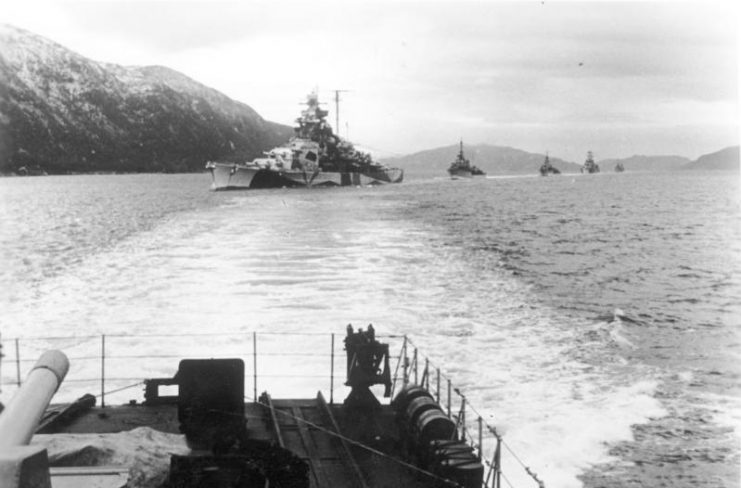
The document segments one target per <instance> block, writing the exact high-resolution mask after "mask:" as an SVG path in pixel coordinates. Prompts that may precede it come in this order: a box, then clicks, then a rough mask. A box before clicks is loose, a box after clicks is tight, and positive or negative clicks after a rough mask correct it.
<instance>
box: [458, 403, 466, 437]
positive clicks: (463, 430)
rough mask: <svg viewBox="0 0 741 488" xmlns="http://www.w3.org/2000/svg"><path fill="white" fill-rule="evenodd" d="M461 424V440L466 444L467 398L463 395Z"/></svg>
mask: <svg viewBox="0 0 741 488" xmlns="http://www.w3.org/2000/svg"><path fill="white" fill-rule="evenodd" d="M459 420H460V422H461V440H462V441H463V442H466V397H464V396H462V395H461V413H460V419H459Z"/></svg>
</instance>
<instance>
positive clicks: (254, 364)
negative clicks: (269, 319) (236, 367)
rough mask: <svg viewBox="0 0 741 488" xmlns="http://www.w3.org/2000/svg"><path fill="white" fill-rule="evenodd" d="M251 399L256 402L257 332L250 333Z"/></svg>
mask: <svg viewBox="0 0 741 488" xmlns="http://www.w3.org/2000/svg"><path fill="white" fill-rule="evenodd" d="M252 398H253V399H254V400H253V401H255V402H256V401H257V332H253V333H252Z"/></svg>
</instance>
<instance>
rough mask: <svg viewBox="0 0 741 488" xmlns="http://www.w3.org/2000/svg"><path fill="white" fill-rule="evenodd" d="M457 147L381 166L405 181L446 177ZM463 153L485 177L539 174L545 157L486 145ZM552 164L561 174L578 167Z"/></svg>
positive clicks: (392, 160)
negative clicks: (401, 171) (390, 168)
mask: <svg viewBox="0 0 741 488" xmlns="http://www.w3.org/2000/svg"><path fill="white" fill-rule="evenodd" d="M458 150H459V146H458V144H453V145H451V146H445V147H439V148H436V149H428V150H425V151H420V152H416V153H414V154H410V155H407V156H402V157H397V158H388V159H384V160H383V161H382V162H383V163H385V164H388V165H389V166H397V167H400V168H403V169H404V174H405V177H412V178H414V177H416V178H432V177H435V176H447V174H448V173H447V169H448V166H450V163H451V162H452V161H453V160H454V159H455V157H456V155H457V154H458ZM463 152H464V154H465V156H466V158H468V159H469V160H470V161H471V164H474V165H476V166H478V167H479V168H481V169H482V170H484V171H486V173H487V174H488V175H516V174H538V170H539V169H540V165H541V164H543V160H544V159H545V154H534V153H529V152H526V151H522V150H520V149H514V148H511V147H504V146H490V145H487V144H478V145H470V146H469V145H465V144H464V146H463ZM550 161H551V164H552V165H553V166H555V167H556V168H557V169H559V170H560V171H561V172H563V173H578V172H579V168H580V167H581V166H580V165H578V164H574V163H569V162H566V161H563V160H561V159H558V158H554V157H550Z"/></svg>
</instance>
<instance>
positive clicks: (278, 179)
mask: <svg viewBox="0 0 741 488" xmlns="http://www.w3.org/2000/svg"><path fill="white" fill-rule="evenodd" d="M327 114H328V112H327V111H326V110H323V109H322V108H321V107H320V106H319V97H318V95H317V93H316V92H312V93H311V94H309V95H308V97H307V99H306V108H305V109H304V110H303V111H302V112H301V116H300V117H299V118H297V119H296V123H297V126H296V127H295V128H294V131H295V135H294V136H293V137H292V138H291V139H290V140H289V141H288V142H287V143H286V144H284V145H282V146H279V147H276V148H274V149H271V150H270V151H268V152H266V153H265V157H262V158H256V159H254V160H253V161H251V162H245V163H231V162H214V161H209V162H208V163H207V164H206V169H208V170H210V171H211V176H212V188H213V189H214V190H232V189H247V188H282V187H297V186H298V187H312V186H349V185H354V186H357V185H375V184H383V183H401V181H402V180H403V179H404V171H403V170H401V169H398V168H389V167H386V166H384V165H382V164H380V163H377V162H374V161H373V159H372V158H371V156H370V154H367V153H365V152H362V151H360V150H358V149H356V148H355V147H354V146H353V144H352V143H350V142H349V141H346V140H344V139H342V138H340V137H339V136H338V135H337V134H335V133H334V132H333V131H332V127H331V126H330V125H329V123H327V121H326V120H325V117H326V116H327Z"/></svg>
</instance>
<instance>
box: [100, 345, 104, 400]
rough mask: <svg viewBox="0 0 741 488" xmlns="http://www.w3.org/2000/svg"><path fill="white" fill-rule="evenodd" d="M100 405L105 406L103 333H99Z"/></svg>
mask: <svg viewBox="0 0 741 488" xmlns="http://www.w3.org/2000/svg"><path fill="white" fill-rule="evenodd" d="M100 406H101V407H102V408H105V334H101V335H100Z"/></svg>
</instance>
